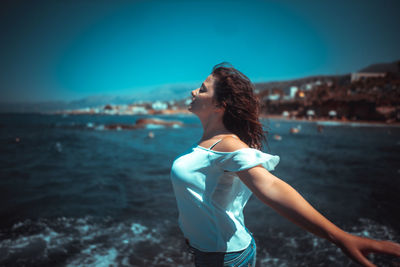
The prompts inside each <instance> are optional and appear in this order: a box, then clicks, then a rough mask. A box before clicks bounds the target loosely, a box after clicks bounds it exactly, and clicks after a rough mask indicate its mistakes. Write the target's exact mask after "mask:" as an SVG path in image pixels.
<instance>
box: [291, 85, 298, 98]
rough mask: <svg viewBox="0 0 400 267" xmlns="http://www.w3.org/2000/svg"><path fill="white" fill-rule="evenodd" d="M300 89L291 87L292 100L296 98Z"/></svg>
mask: <svg viewBox="0 0 400 267" xmlns="http://www.w3.org/2000/svg"><path fill="white" fill-rule="evenodd" d="M298 90H299V88H298V87H297V86H291V87H290V98H294V97H295V96H296V93H297V91H298Z"/></svg>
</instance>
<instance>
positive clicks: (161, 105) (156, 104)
mask: <svg viewBox="0 0 400 267" xmlns="http://www.w3.org/2000/svg"><path fill="white" fill-rule="evenodd" d="M151 107H152V109H154V110H164V109H167V108H168V104H167V103H164V102H161V101H156V102H154V103H153V104H152V105H151Z"/></svg>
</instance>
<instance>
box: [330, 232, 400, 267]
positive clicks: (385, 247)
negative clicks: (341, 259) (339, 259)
mask: <svg viewBox="0 0 400 267" xmlns="http://www.w3.org/2000/svg"><path fill="white" fill-rule="evenodd" d="M335 243H336V245H337V246H338V247H339V248H340V249H341V250H342V251H343V252H344V253H345V254H346V255H347V256H348V257H350V258H351V259H353V260H354V261H356V262H358V263H360V264H361V265H363V266H368V267H373V266H376V265H375V264H373V263H372V262H370V261H369V260H368V259H367V258H366V256H367V255H368V254H370V253H384V254H390V255H393V256H397V257H400V244H397V243H393V242H390V241H378V240H373V239H370V238H365V237H359V236H355V235H351V234H348V233H345V235H344V236H343V237H342V238H341V239H340V240H339V241H337V242H335Z"/></svg>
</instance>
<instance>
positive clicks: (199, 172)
mask: <svg viewBox="0 0 400 267" xmlns="http://www.w3.org/2000/svg"><path fill="white" fill-rule="evenodd" d="M189 110H190V111H191V112H192V113H194V114H196V115H197V116H198V117H199V119H200V121H201V123H202V126H203V136H202V138H201V140H200V141H199V143H198V144H196V145H194V146H193V147H192V148H190V149H189V150H188V151H187V152H186V153H184V154H182V155H181V156H179V157H178V158H177V159H175V161H174V163H173V165H172V169H171V180H172V184H173V188H174V192H175V196H176V200H177V205H178V210H179V226H180V228H181V230H182V232H183V234H184V236H185V238H186V242H187V244H188V245H189V247H190V249H191V251H192V252H193V254H194V262H195V265H196V266H255V260H256V244H255V242H254V238H253V237H252V235H251V233H250V232H249V231H248V230H247V228H246V227H245V225H244V219H243V208H244V206H245V205H246V203H247V200H248V199H249V197H250V195H251V194H252V193H254V194H255V195H256V196H257V197H258V198H259V199H260V200H261V201H262V202H263V203H265V204H267V205H268V206H270V207H272V208H273V209H275V210H276V211H277V212H278V213H279V214H281V215H282V216H285V217H286V218H288V219H289V220H291V221H292V222H294V223H295V224H297V225H299V226H300V227H302V228H304V229H306V230H307V231H310V232H311V233H313V234H315V235H318V236H320V237H322V238H325V239H328V240H329V241H331V242H333V243H334V244H335V245H337V246H338V247H340V248H341V249H342V250H343V252H344V253H346V254H347V255H348V256H349V257H350V258H352V259H353V260H355V261H356V262H358V263H360V264H362V265H364V266H375V265H374V264H372V263H371V262H370V261H368V259H367V258H366V257H365V255H366V254H368V253H374V252H378V253H388V254H393V255H396V256H399V257H400V245H399V244H396V243H393V242H390V241H376V240H372V239H368V238H363V237H358V236H354V235H351V234H349V233H346V232H344V231H343V230H341V229H340V228H338V227H337V226H335V225H334V224H333V223H331V222H330V221H328V220H327V219H326V218H325V217H323V216H322V215H321V214H320V213H318V211H316V210H315V209H314V208H313V207H312V206H311V205H310V204H309V203H308V202H307V201H306V200H304V198H303V197H302V196H301V195H300V194H299V193H298V192H297V191H296V190H294V189H293V188H292V187H291V186H290V185H288V184H287V183H285V182H284V181H282V180H280V179H279V178H278V177H276V176H274V175H272V174H271V173H270V171H272V170H274V168H275V166H276V165H277V164H278V162H279V157H278V156H273V155H270V154H266V153H263V152H261V147H262V141H263V140H264V139H265V137H264V133H263V129H262V125H261V123H260V122H259V120H258V115H259V102H258V100H257V97H256V96H255V95H254V90H253V85H252V83H251V82H250V80H249V79H248V78H247V77H246V76H245V75H243V74H242V73H241V72H239V71H238V70H236V69H235V68H233V67H232V66H230V65H226V64H225V63H222V64H219V65H216V66H215V67H214V68H213V71H212V73H211V75H210V76H208V77H207V79H206V80H205V81H204V82H203V84H202V85H201V87H200V88H198V89H196V90H194V91H192V103H191V104H190V106H189Z"/></svg>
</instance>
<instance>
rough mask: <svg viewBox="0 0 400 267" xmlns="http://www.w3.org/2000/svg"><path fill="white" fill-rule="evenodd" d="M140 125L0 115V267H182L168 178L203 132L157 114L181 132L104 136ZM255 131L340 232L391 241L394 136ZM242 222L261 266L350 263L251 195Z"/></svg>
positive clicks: (387, 130) (190, 120) (364, 130)
mask: <svg viewBox="0 0 400 267" xmlns="http://www.w3.org/2000/svg"><path fill="white" fill-rule="evenodd" d="M142 117H143V116H140V117H136V116H66V117H65V116H61V115H4V114H3V115H0V201H1V202H0V203H1V206H0V216H1V221H0V265H1V266H109V265H113V266H191V256H190V254H189V253H188V252H187V251H186V247H185V244H184V242H183V240H182V234H181V233H180V231H179V228H178V226H177V216H178V213H177V208H176V203H175V197H174V195H173V191H172V186H171V183H170V180H169V172H170V167H171V164H172V162H173V160H174V158H175V157H176V156H178V155H179V154H180V153H182V152H183V151H185V150H186V149H187V148H188V147H190V146H192V145H193V144H194V143H196V142H197V141H198V140H199V138H200V137H201V131H202V129H201V125H200V122H199V120H198V119H197V118H195V117H194V116H188V115H182V116H159V118H162V119H167V120H180V121H182V122H184V123H185V124H184V126H182V127H179V128H155V127H153V129H137V130H121V131H117V130H104V126H105V125H107V124H114V123H123V124H132V123H134V122H135V121H136V119H138V118H142ZM263 123H264V124H265V126H266V127H268V128H269V129H270V136H269V139H268V140H269V148H270V150H269V151H268V152H269V153H271V154H276V155H279V156H280V157H281V162H280V164H279V165H278V166H277V170H276V171H275V172H274V174H275V175H276V176H278V177H280V178H281V179H283V180H285V181H287V182H288V183H289V184H291V185H292V186H293V187H294V188H296V189H297V190H298V191H299V192H300V193H301V194H302V195H303V196H304V197H305V198H306V199H307V200H308V201H309V202H311V204H312V205H313V206H314V207H316V208H317V209H318V210H319V211H320V212H321V213H322V214H324V215H325V216H326V217H328V218H329V219H330V220H331V221H333V222H334V223H335V224H337V225H338V226H339V227H341V228H343V229H345V230H346V231H349V232H352V233H355V234H358V235H361V236H368V237H374V238H377V239H390V240H394V241H397V242H400V212H399V207H400V193H399V192H400V164H399V162H400V128H396V127H386V126H385V127H380V126H378V125H375V126H374V125H370V126H362V125H340V124H338V125H325V126H324V129H323V132H322V133H320V132H318V131H317V124H316V123H312V122H289V121H277V120H271V121H266V120H265V121H263ZM298 126H300V128H301V130H300V132H299V133H298V134H290V133H289V129H290V128H291V127H298ZM150 131H152V132H153V133H154V138H149V137H148V134H149V132H150ZM274 134H279V135H280V136H281V137H282V140H281V141H277V140H275V139H273V138H272V136H273V135H274ZM245 218H246V224H247V227H248V228H249V229H250V230H251V231H252V232H253V233H254V236H255V239H256V241H257V245H258V251H257V256H258V259H257V262H258V266H356V265H355V264H353V263H352V262H351V261H350V260H349V259H347V258H346V256H344V255H343V254H342V253H341V252H340V250H339V249H337V248H336V247H335V246H333V245H332V244H330V243H329V242H327V241H325V240H322V239H319V238H316V237H313V236H312V235H311V234H308V233H306V232H305V231H303V230H301V229H299V228H298V227H297V226H294V225H293V224H291V223H290V222H287V221H286V220H285V219H283V218H281V217H280V216H279V215H277V214H276V213H275V212H274V211H272V210H271V209H270V208H269V207H267V206H264V205H263V204H262V203H261V202H260V201H258V200H257V199H256V198H255V197H252V198H251V199H250V201H249V203H248V205H247V207H246V209H245ZM371 259H372V260H373V261H374V262H375V263H376V264H378V265H379V266H391V265H392V262H393V261H395V262H398V260H397V259H393V258H391V257H388V256H380V255H376V256H372V257H371Z"/></svg>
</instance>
